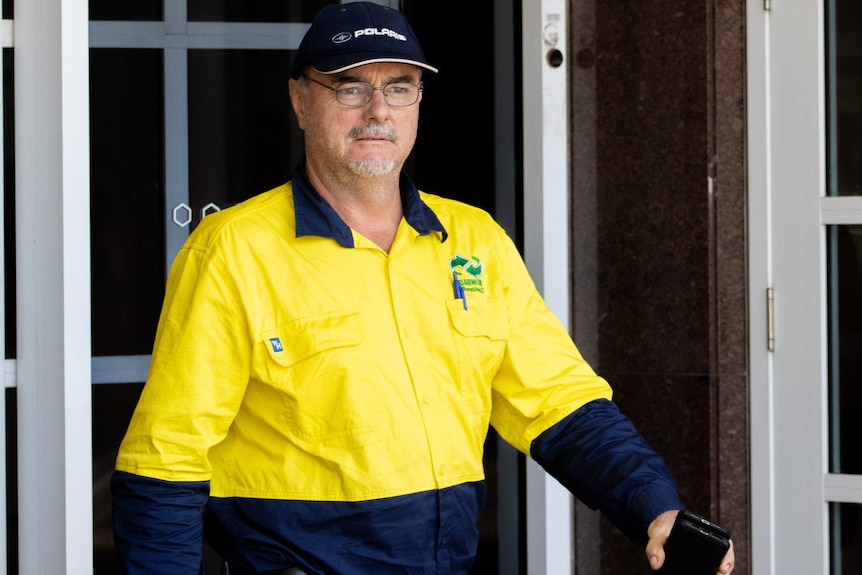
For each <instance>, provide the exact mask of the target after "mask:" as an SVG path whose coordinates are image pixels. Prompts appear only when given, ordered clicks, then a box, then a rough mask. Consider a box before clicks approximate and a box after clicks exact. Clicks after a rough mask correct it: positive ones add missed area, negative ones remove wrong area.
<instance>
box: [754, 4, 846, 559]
mask: <svg viewBox="0 0 862 575" xmlns="http://www.w3.org/2000/svg"><path fill="white" fill-rule="evenodd" d="M749 4H750V6H749V21H748V27H749V30H750V31H749V46H748V49H749V54H750V56H749V80H750V87H749V94H750V95H749V141H750V155H749V159H750V162H749V183H750V186H749V210H750V222H751V224H750V230H749V231H750V234H751V252H750V268H749V269H750V294H751V295H750V297H751V300H750V301H751V308H750V309H751V320H752V324H751V325H752V337H751V340H752V349H751V358H752V363H751V399H752V410H751V411H752V422H751V423H752V435H751V437H752V439H751V445H752V475H753V477H752V485H753V494H752V495H753V498H752V517H753V528H752V534H753V541H752V549H753V553H752V566H753V572H754V573H758V574H759V573H763V574H777V573H790V572H794V573H822V574H824V575H825V574H829V575H850V574H855V573H859V572H860V569H862V460H860V458H859V453H860V449H859V443H858V439H856V437H857V435H858V433H857V432H856V431H857V430H856V429H855V424H856V423H857V422H858V421H859V416H860V414H862V388H860V383H862V307H860V305H859V294H860V292H862V279H860V278H862V163H860V157H862V7H860V5H859V3H858V2H855V1H854V0H808V1H805V2H795V3H778V2H774V3H766V9H764V4H763V3H762V2H750V3H749Z"/></svg>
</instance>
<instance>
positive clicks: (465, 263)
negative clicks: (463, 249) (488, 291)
mask: <svg viewBox="0 0 862 575" xmlns="http://www.w3.org/2000/svg"><path fill="white" fill-rule="evenodd" d="M449 270H450V271H452V272H453V273H455V274H458V279H459V280H460V281H461V285H462V286H463V288H464V291H465V292H473V293H485V287H484V286H483V285H482V279H481V275H482V261H481V260H480V259H479V258H477V257H476V256H473V257H471V258H465V257H464V256H460V255H458V254H455V255H454V256H452V259H451V260H449Z"/></svg>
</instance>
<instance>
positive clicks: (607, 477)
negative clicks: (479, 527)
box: [530, 400, 684, 545]
mask: <svg viewBox="0 0 862 575" xmlns="http://www.w3.org/2000/svg"><path fill="white" fill-rule="evenodd" d="M530 454H531V456H532V457H533V459H534V460H535V461H536V462H537V463H539V465H541V466H542V467H543V468H544V469H545V471H547V472H548V473H549V474H550V475H552V476H553V477H554V478H556V479H557V480H558V481H559V482H560V483H562V484H563V485H564V486H565V487H566V488H567V489H568V490H569V491H571V492H572V494H573V495H574V496H575V497H577V498H578V499H580V500H581V501H582V502H584V504H586V505H587V506H589V507H590V508H592V509H598V510H600V511H601V512H602V513H603V514H604V515H605V516H606V517H607V518H608V519H610V520H611V522H612V523H614V525H616V526H617V528H619V529H620V531H622V532H623V534H624V535H626V537H628V538H629V539H631V540H632V541H634V542H635V543H637V544H639V545H646V542H647V540H648V538H647V528H648V527H649V524H650V523H651V522H652V521H653V520H654V519H655V518H656V517H658V516H659V515H661V514H662V513H664V512H665V511H670V510H674V509H684V506H683V504H682V501H681V500H680V498H679V495H678V493H677V490H676V484H675V482H674V480H673V476H672V475H671V473H670V470H669V469H668V468H667V465H666V464H665V462H664V460H663V459H662V458H661V457H660V456H659V455H658V454H657V453H656V452H655V451H654V450H653V449H652V448H651V447H650V446H649V445H648V444H647V442H646V440H645V439H644V438H643V436H641V435H640V433H638V431H637V430H636V429H635V427H634V425H633V424H632V422H631V421H630V420H629V419H628V418H627V417H626V416H625V415H623V414H622V413H620V411H619V409H618V408H617V406H616V404H614V403H613V402H611V401H606V400H597V401H593V402H591V403H588V404H587V405H585V406H584V407H582V408H580V409H578V410H577V411H575V412H574V413H572V414H571V415H569V416H568V417H566V418H565V419H563V420H562V421H560V422H559V423H557V424H556V425H554V426H553V427H551V428H550V429H548V430H546V431H545V432H544V433H542V434H541V435H540V436H539V437H537V438H536V439H535V440H534V441H533V443H532V446H531V449H530Z"/></svg>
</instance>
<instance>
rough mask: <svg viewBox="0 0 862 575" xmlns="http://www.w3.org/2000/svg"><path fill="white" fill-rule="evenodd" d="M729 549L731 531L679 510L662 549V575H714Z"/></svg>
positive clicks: (689, 512)
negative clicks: (663, 555)
mask: <svg viewBox="0 0 862 575" xmlns="http://www.w3.org/2000/svg"><path fill="white" fill-rule="evenodd" d="M729 548H730V531H729V530H728V529H727V528H725V527H722V526H721V525H718V524H716V523H713V522H712V521H709V520H708V519H705V518H703V517H701V516H700V515H697V514H695V513H692V512H691V511H680V512H679V514H678V515H677V516H676V521H675V522H674V524H673V528H672V529H671V532H670V536H669V537H668V539H667V543H665V546H664V552H665V560H664V565H663V566H662V568H661V570H660V571H659V572H660V573H662V575H715V573H716V572H717V571H718V568H719V567H720V566H721V560H722V559H723V558H724V556H725V554H726V553H727V550H728V549H729Z"/></svg>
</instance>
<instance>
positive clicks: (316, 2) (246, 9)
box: [188, 0, 339, 22]
mask: <svg viewBox="0 0 862 575" xmlns="http://www.w3.org/2000/svg"><path fill="white" fill-rule="evenodd" d="M328 4H339V2H334V1H332V0H305V1H304V2H248V1H247V0H221V1H215V2H214V1H213V0H189V3H188V18H189V20H191V21H203V22H311V19H312V17H314V15H315V14H316V13H317V11H318V10H320V9H321V8H323V7H324V6H326V5H328Z"/></svg>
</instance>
